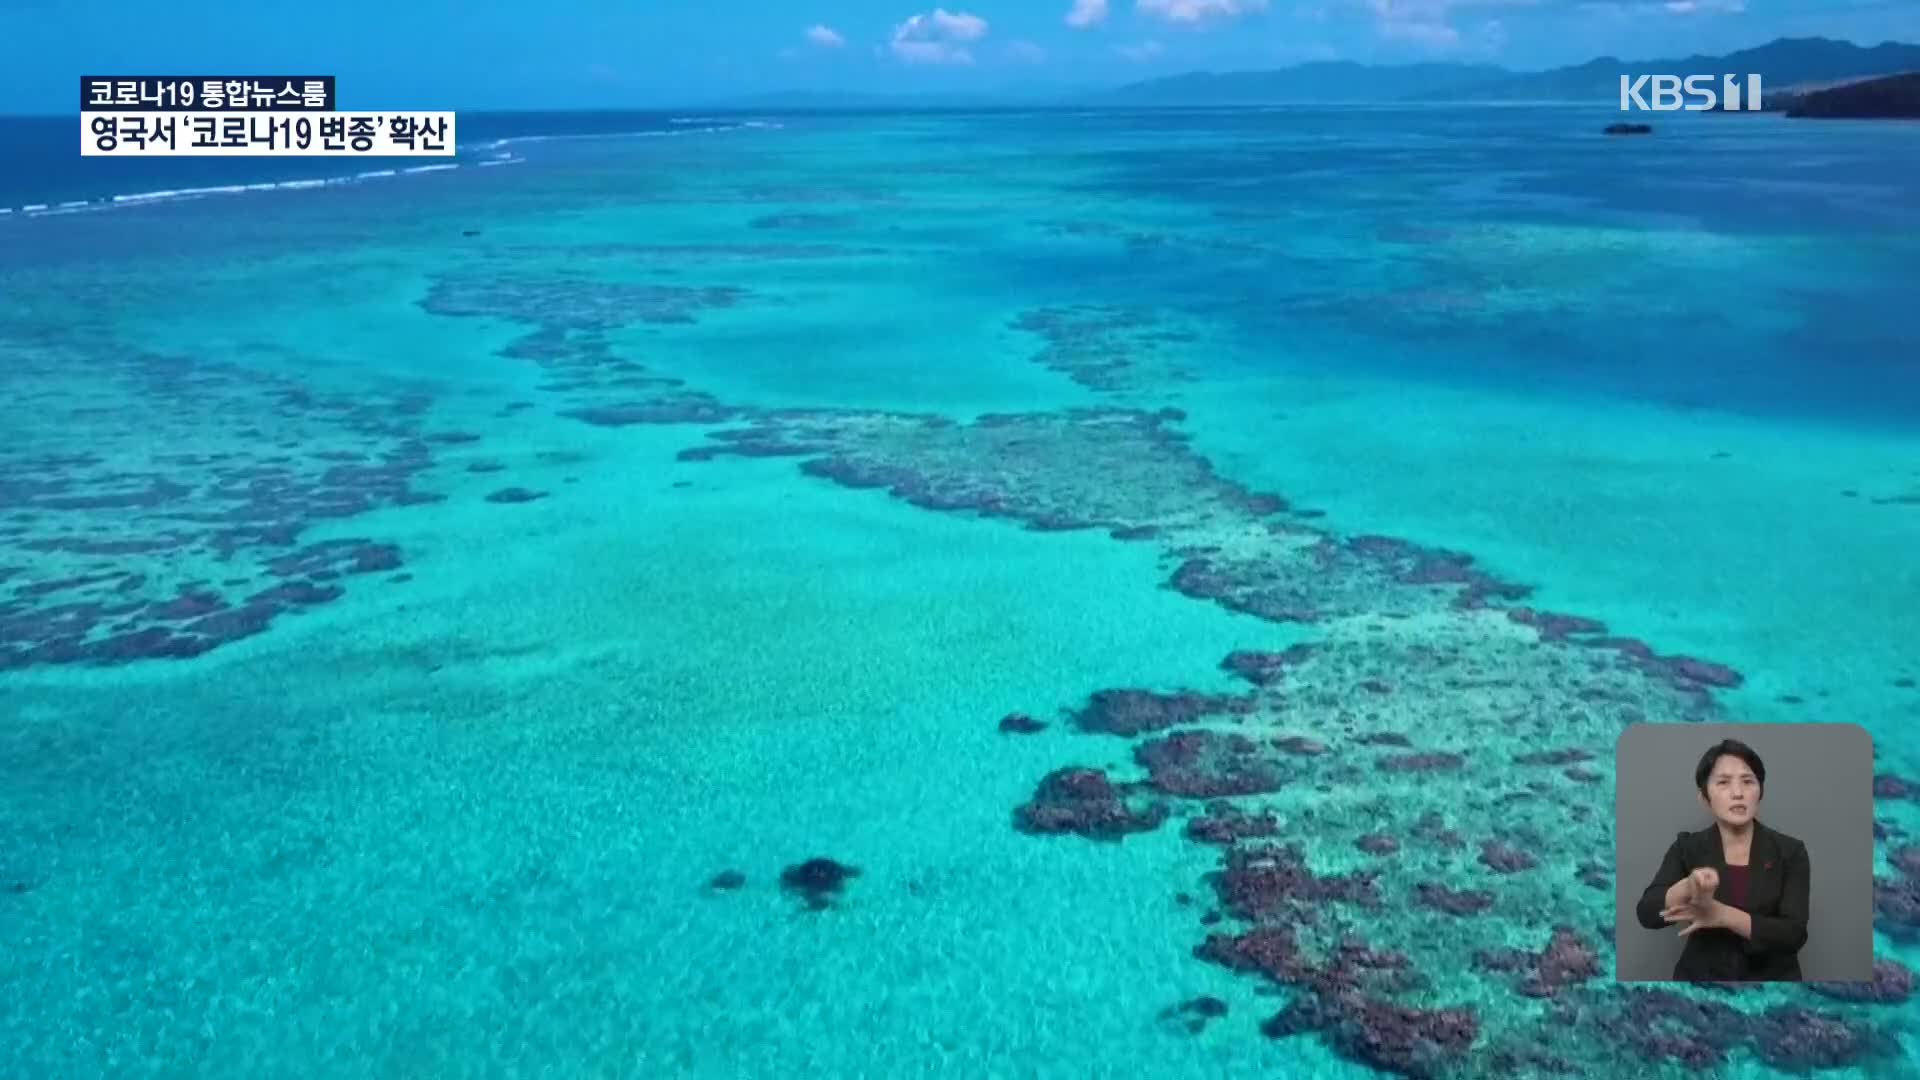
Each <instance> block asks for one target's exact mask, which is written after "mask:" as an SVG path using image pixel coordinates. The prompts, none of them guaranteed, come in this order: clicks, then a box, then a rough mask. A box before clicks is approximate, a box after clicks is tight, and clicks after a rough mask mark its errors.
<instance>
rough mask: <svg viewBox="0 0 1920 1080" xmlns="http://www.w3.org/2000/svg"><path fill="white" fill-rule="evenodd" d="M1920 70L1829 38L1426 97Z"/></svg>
mask: <svg viewBox="0 0 1920 1080" xmlns="http://www.w3.org/2000/svg"><path fill="white" fill-rule="evenodd" d="M1905 71H1920V45H1903V44H1900V43H1897V42H1892V41H1888V42H1883V43H1881V44H1879V45H1875V46H1873V47H1872V48H1863V47H1861V46H1859V45H1855V44H1853V43H1852V42H1850V41H1834V40H1832V39H1831V38H1780V39H1779V40H1777V41H1771V42H1768V43H1767V44H1765V45H1761V46H1759V47H1757V48H1752V49H1741V50H1740V51H1738V52H1731V53H1727V54H1726V55H1724V56H1701V55H1694V56H1685V57H1679V58H1675V59H1666V60H1621V59H1619V58H1617V57H1612V56H1603V57H1600V58H1599V59H1596V60H1589V61H1587V62H1586V63H1584V64H1578V65H1575V66H1573V67H1564V68H1555V69H1553V70H1551V71H1540V72H1533V73H1524V74H1509V75H1507V76H1505V77H1502V78H1496V79H1489V80H1487V81H1486V82H1484V83H1478V84H1471V85H1466V86H1460V87H1454V88H1444V89H1441V90H1438V91H1436V92H1435V93H1434V94H1433V95H1432V96H1437V97H1447V98H1454V99H1457V100H1462V101H1528V100H1531V101H1585V102H1605V101H1617V100H1618V99H1619V96H1620V76H1622V75H1633V76H1640V75H1753V74H1757V75H1759V76H1760V83H1761V88H1762V94H1763V96H1764V93H1765V89H1766V88H1767V87H1773V86H1780V87H1784V86H1791V85H1795V84H1801V83H1829V82H1840V81H1844V80H1848V79H1858V78H1861V77H1864V76H1870V75H1892V74H1895V73H1898V72H1905Z"/></svg>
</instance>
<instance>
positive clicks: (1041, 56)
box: [1007, 41, 1047, 64]
mask: <svg viewBox="0 0 1920 1080" xmlns="http://www.w3.org/2000/svg"><path fill="white" fill-rule="evenodd" d="M1046 58H1047V50H1045V49H1043V48H1041V47H1040V46H1038V45H1035V44H1034V43H1033V42H1031V41H1014V42H1009V43H1008V45H1007V59H1009V60H1011V61H1013V62H1014V63H1016V64H1038V63H1041V62H1043V61H1045V60H1046Z"/></svg>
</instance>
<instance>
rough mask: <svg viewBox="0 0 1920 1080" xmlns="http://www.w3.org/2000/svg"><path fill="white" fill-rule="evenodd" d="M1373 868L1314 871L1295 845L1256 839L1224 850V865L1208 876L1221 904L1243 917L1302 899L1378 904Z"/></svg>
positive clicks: (1291, 906) (1285, 908)
mask: <svg viewBox="0 0 1920 1080" xmlns="http://www.w3.org/2000/svg"><path fill="white" fill-rule="evenodd" d="M1376 879H1377V875H1376V874H1375V873H1374V872H1373V871H1355V872H1352V873H1347V874H1336V875H1333V876H1330V877H1318V876H1316V875H1315V874H1314V873H1313V872H1312V871H1311V870H1309V869H1308V868H1307V864H1306V857H1305V856H1304V855H1303V854H1302V853H1301V850H1300V848H1299V846H1298V845H1294V844H1285V845H1282V844H1259V845H1251V846H1245V847H1236V848H1232V849H1230V850H1228V852H1227V865H1226V868H1225V869H1223V870H1218V871H1215V872H1213V873H1211V874H1209V875H1208V876H1207V880H1208V883H1209V884H1211V885H1212V886H1213V889H1214V892H1215V893H1216V894H1218V896H1219V897H1220V903H1221V906H1222V907H1224V908H1225V909H1226V910H1227V911H1228V912H1229V913H1230V914H1232V915H1234V916H1236V917H1238V918H1242V919H1259V918H1263V917H1266V916H1273V915H1283V914H1294V915H1298V914H1299V913H1300V908H1299V906H1300V905H1308V906H1315V905H1319V904H1321V903H1325V902H1327V901H1340V902H1343V903H1350V904H1358V905H1360V906H1362V907H1366V908H1377V907H1379V906H1380V894H1379V891H1378V889H1377V888H1376V886H1375V881H1376Z"/></svg>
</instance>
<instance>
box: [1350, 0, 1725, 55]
mask: <svg viewBox="0 0 1920 1080" xmlns="http://www.w3.org/2000/svg"><path fill="white" fill-rule="evenodd" d="M1359 2H1360V3H1362V4H1363V5H1364V6H1365V7H1366V8H1367V9H1368V10H1370V11H1372V12H1373V25H1374V30H1375V31H1376V32H1377V33H1378V34H1379V35H1380V36H1381V37H1383V38H1387V39H1389V40H1392V41H1408V42H1412V43H1414V44H1416V45H1422V46H1425V47H1427V48H1429V49H1434V50H1448V49H1456V48H1459V47H1460V46H1461V45H1462V44H1463V43H1465V42H1467V39H1466V38H1465V37H1464V36H1463V35H1462V34H1461V33H1460V31H1459V30H1458V29H1457V28H1456V27H1455V26H1454V25H1453V23H1452V20H1451V17H1452V15H1453V13H1454V12H1456V11H1458V10H1461V9H1464V8H1514V7H1532V6H1534V5H1535V4H1537V3H1539V0H1359ZM1672 2H1675V3H1689V2H1693V0H1672ZM1706 2H1709V3H1715V2H1722V0H1706ZM1731 2H1735V3H1738V2H1739V0H1731ZM1506 40H1507V31H1506V27H1505V26H1503V25H1501V23H1500V21H1499V20H1498V19H1493V20H1489V21H1488V22H1486V23H1484V24H1482V25H1481V27H1480V29H1479V31H1478V32H1477V33H1476V34H1475V35H1474V38H1473V40H1472V44H1473V45H1474V46H1475V47H1476V48H1478V49H1481V50H1498V49H1499V48H1500V46H1502V45H1504V44H1505V43H1506Z"/></svg>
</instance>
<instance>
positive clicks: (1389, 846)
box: [1353, 832, 1400, 855]
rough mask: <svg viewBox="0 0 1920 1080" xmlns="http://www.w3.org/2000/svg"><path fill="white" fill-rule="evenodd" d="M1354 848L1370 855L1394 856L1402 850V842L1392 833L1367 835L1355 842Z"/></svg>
mask: <svg viewBox="0 0 1920 1080" xmlns="http://www.w3.org/2000/svg"><path fill="white" fill-rule="evenodd" d="M1353 846H1354V847H1357V848H1359V849H1360V850H1361V851H1364V852H1366V853H1367V854H1369V855H1392V854H1395V853H1396V852H1398V851H1399V850H1400V841H1399V840H1397V839H1395V838H1394V836H1393V834H1392V833H1380V832H1373V833H1367V834H1366V835H1365V836H1362V837H1360V838H1359V839H1358V840H1355V841H1354V842H1353Z"/></svg>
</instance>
